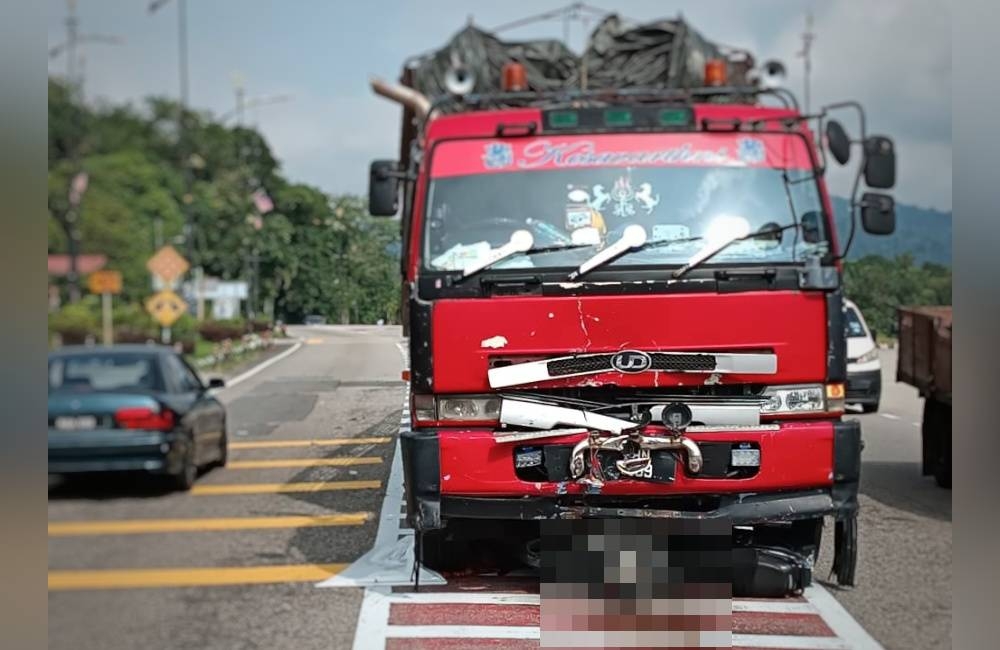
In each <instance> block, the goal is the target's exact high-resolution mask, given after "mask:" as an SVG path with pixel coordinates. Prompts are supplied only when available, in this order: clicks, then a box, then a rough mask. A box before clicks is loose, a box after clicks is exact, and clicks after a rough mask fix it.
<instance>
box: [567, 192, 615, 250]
mask: <svg viewBox="0 0 1000 650" xmlns="http://www.w3.org/2000/svg"><path fill="white" fill-rule="evenodd" d="M566 190H567V192H566V230H568V231H569V232H570V239H571V240H572V241H573V242H574V243H588V242H589V241H590V240H591V239H592V238H593V237H594V235H592V234H589V231H584V230H583V229H585V228H586V229H590V230H591V231H596V233H597V235H598V239H601V238H603V237H604V235H605V234H606V233H607V231H608V229H607V225H606V224H605V223H604V217H603V216H602V215H601V213H600V211H599V210H598V209H597V208H595V207H594V200H593V199H592V198H591V196H590V192H589V191H588V190H587V188H586V186H576V185H570V186H569V187H568V188H566ZM578 231H579V232H578Z"/></svg>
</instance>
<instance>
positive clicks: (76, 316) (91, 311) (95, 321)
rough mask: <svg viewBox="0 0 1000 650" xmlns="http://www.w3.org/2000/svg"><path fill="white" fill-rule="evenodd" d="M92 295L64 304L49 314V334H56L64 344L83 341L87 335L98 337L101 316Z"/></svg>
mask: <svg viewBox="0 0 1000 650" xmlns="http://www.w3.org/2000/svg"><path fill="white" fill-rule="evenodd" d="M90 298H92V296H87V298H85V299H83V300H81V301H80V302H77V303H73V304H69V305H66V306H65V307H63V308H62V309H60V310H59V311H57V312H55V313H53V314H49V334H50V335H51V334H58V335H59V338H60V340H61V341H62V343H63V344H64V345H75V344H80V343H84V342H85V341H86V340H87V337H99V336H100V333H101V317H100V312H99V311H98V308H95V305H94V301H93V300H90Z"/></svg>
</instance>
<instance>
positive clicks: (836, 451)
mask: <svg viewBox="0 0 1000 650" xmlns="http://www.w3.org/2000/svg"><path fill="white" fill-rule="evenodd" d="M560 433H561V435H559V436H553V437H552V438H551V439H549V440H541V441H539V440H534V441H532V444H541V445H542V446H543V448H546V449H547V448H551V449H552V450H553V452H554V453H553V456H556V455H557V454H556V453H555V452H559V453H561V454H562V456H561V457H560V461H559V466H560V467H565V466H566V465H565V462H564V460H563V459H565V460H568V459H569V458H570V454H569V450H571V449H573V448H574V447H575V446H577V445H579V444H580V443H581V442H582V441H586V440H588V439H589V437H588V436H589V435H590V434H589V433H584V432H578V433H574V434H569V435H566V434H565V433H564V432H560ZM687 435H688V437H689V438H690V439H691V440H692V441H694V442H696V443H697V444H698V446H699V448H700V450H701V451H702V452H703V453H704V454H705V458H704V461H705V464H706V467H705V469H704V470H703V471H702V472H701V473H700V474H696V473H692V472H689V471H687V470H686V469H685V466H684V464H683V463H677V465H676V473H674V474H672V475H671V477H670V478H669V480H666V481H656V480H653V481H648V480H647V481H644V480H636V479H634V478H632V477H628V476H622V477H620V479H618V480H608V481H607V482H605V483H603V484H602V485H592V484H588V483H587V482H586V481H580V480H554V481H545V480H540V481H529V480H523V479H522V478H521V477H519V476H518V474H517V470H516V468H515V466H514V458H513V450H514V448H515V446H514V445H512V444H510V443H509V442H508V443H500V442H497V440H496V439H495V435H494V432H493V431H490V430H454V429H415V430H412V431H406V432H404V433H403V434H402V436H401V441H400V442H401V451H402V460H403V471H404V477H405V483H406V499H407V518H408V521H409V523H410V525H411V526H412V527H413V528H414V529H415V530H417V531H424V530H433V529H437V528H442V527H443V526H444V525H445V523H446V521H447V520H448V519H501V520H502V519H508V520H510V519H514V520H538V519H554V518H583V517H666V518H687V519H709V518H727V519H731V520H732V521H733V524H734V525H751V524H760V523H769V522H781V521H794V520H799V519H812V518H817V517H822V516H833V517H835V518H837V519H838V520H843V519H853V517H854V515H855V513H856V510H857V492H858V481H859V478H860V468H861V446H862V445H861V430H860V425H859V423H858V422H856V421H823V422H794V421H792V422H786V423H782V424H781V425H780V427H778V429H777V430H768V431H754V432H750V431H739V430H734V431H723V430H719V431H704V432H690V431H689V433H688V434H687ZM737 442H739V443H741V444H742V443H750V444H754V445H756V446H757V448H759V449H760V457H761V465H760V468H759V470H758V471H757V472H756V473H755V474H754V475H753V476H748V477H739V476H737V477H733V476H730V475H727V474H726V472H725V470H724V463H722V462H721V461H720V460H719V459H720V458H724V457H725V454H728V449H729V445H731V444H736V443H737ZM720 448H721V449H722V450H723V452H721V453H720V452H718V451H716V450H718V449H720ZM664 453H666V454H673V453H674V452H671V451H667V452H664ZM713 468H715V469H714V470H713ZM565 478H566V479H569V478H570V477H568V476H567V477H565Z"/></svg>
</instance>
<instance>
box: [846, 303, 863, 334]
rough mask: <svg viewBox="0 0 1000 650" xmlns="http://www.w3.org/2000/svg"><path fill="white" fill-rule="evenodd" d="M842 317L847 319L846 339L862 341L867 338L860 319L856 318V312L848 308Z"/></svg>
mask: <svg viewBox="0 0 1000 650" xmlns="http://www.w3.org/2000/svg"><path fill="white" fill-rule="evenodd" d="M844 316H845V317H846V319H847V338H849V339H863V338H866V337H867V336H868V332H866V331H865V326H864V325H862V324H861V319H860V318H858V312H856V311H854V310H853V309H851V308H850V307H848V308H847V309H845V310H844Z"/></svg>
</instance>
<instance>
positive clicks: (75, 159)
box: [49, 0, 123, 302]
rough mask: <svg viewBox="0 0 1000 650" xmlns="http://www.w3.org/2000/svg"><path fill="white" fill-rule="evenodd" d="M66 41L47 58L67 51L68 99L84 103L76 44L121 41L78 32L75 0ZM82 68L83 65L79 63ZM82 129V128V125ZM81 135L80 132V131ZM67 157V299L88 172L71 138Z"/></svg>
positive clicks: (74, 280)
mask: <svg viewBox="0 0 1000 650" xmlns="http://www.w3.org/2000/svg"><path fill="white" fill-rule="evenodd" d="M66 9H67V12H66V41H65V42H63V43H60V44H59V45H55V46H53V47H51V48H49V58H50V59H54V58H56V57H58V56H59V55H60V54H62V53H63V52H65V53H66V85H67V88H68V90H69V97H70V100H71V101H73V102H76V103H79V104H82V103H83V77H82V75H80V74H78V72H77V65H78V58H80V59H82V55H80V54H78V48H79V46H80V45H81V44H83V43H107V44H111V45H119V44H121V43H122V42H123V41H122V39H120V38H118V37H116V36H104V35H100V34H84V35H81V34H80V31H79V28H80V19H79V18H77V15H76V0H66ZM81 69H82V66H81ZM81 133H82V129H81ZM81 137H82V135H81ZM71 147H72V148H71V150H70V161H71V164H72V167H73V176H72V177H71V179H70V187H69V208H68V209H67V211H66V213H65V214H63V215H61V216H59V217H58V220H59V222H60V225H61V226H62V227H63V231H64V232H65V233H66V252H67V254H68V255H69V272H68V273H67V275H66V280H67V284H68V285H69V299H70V302H77V301H78V300H79V299H80V295H81V292H80V273H79V264H78V263H79V255H80V228H79V223H80V214H81V209H82V208H81V202H82V200H83V194H84V192H86V190H87V182H88V176H87V174H86V172H84V171H83V165H82V163H81V161H80V155H81V153H82V152H81V151H80V148H81V144H80V142H74V143H72V144H71Z"/></svg>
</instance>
